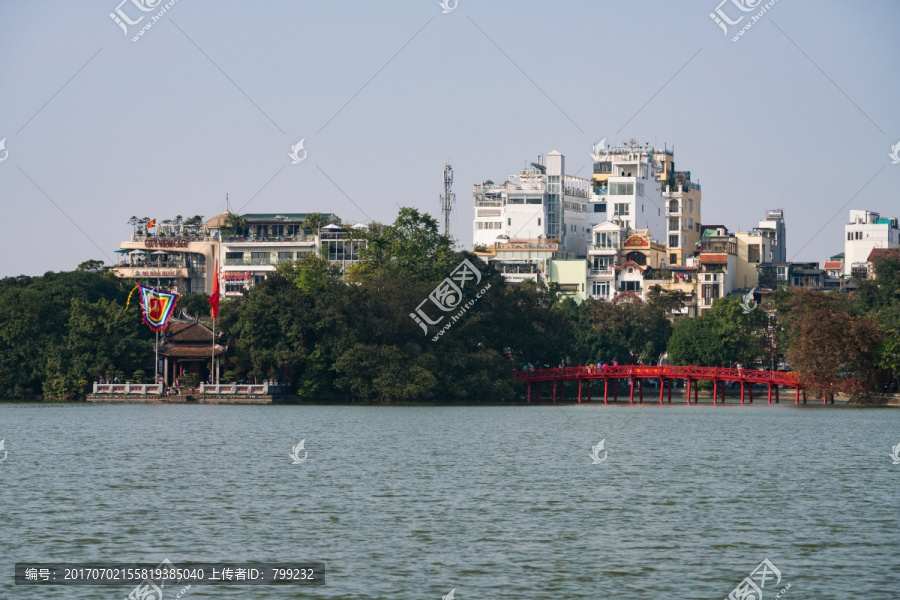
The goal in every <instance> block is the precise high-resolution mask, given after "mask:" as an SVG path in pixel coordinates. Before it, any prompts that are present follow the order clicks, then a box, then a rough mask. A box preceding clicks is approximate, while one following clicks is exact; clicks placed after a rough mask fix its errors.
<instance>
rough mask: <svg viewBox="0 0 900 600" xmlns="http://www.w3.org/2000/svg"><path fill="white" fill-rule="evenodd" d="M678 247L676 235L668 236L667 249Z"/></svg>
mask: <svg viewBox="0 0 900 600" xmlns="http://www.w3.org/2000/svg"><path fill="white" fill-rule="evenodd" d="M677 247H678V235H670V236H669V248H677Z"/></svg>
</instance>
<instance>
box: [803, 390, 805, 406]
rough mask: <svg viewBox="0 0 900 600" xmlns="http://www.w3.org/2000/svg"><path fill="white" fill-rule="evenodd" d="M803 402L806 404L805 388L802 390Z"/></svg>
mask: <svg viewBox="0 0 900 600" xmlns="http://www.w3.org/2000/svg"><path fill="white" fill-rule="evenodd" d="M803 404H806V390H803Z"/></svg>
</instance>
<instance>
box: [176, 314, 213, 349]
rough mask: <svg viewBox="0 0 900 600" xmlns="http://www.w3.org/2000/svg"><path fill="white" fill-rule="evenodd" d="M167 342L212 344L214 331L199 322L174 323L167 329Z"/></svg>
mask: <svg viewBox="0 0 900 600" xmlns="http://www.w3.org/2000/svg"><path fill="white" fill-rule="evenodd" d="M165 336H166V342H175V343H179V344H181V343H185V342H187V343H191V342H194V343H196V342H201V343H206V344H211V343H212V331H211V330H210V329H209V328H208V327H207V326H206V325H204V324H203V323H200V322H199V321H189V322H185V321H174V320H173V321H172V322H171V323H169V326H168V327H167V328H166V332H165Z"/></svg>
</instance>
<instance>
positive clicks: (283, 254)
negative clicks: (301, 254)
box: [278, 252, 294, 262]
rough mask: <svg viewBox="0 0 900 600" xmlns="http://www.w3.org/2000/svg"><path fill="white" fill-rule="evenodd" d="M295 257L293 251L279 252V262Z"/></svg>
mask: <svg viewBox="0 0 900 600" xmlns="http://www.w3.org/2000/svg"><path fill="white" fill-rule="evenodd" d="M293 258H294V253H293V252H279V253H278V262H286V261H289V260H291V259H293Z"/></svg>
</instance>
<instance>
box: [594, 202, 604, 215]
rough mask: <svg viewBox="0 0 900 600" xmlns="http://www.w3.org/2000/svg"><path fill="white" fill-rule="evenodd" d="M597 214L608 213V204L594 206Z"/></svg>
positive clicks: (602, 203)
mask: <svg viewBox="0 0 900 600" xmlns="http://www.w3.org/2000/svg"><path fill="white" fill-rule="evenodd" d="M594 212H595V213H605V212H606V202H598V203H596V204H595V205H594Z"/></svg>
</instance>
